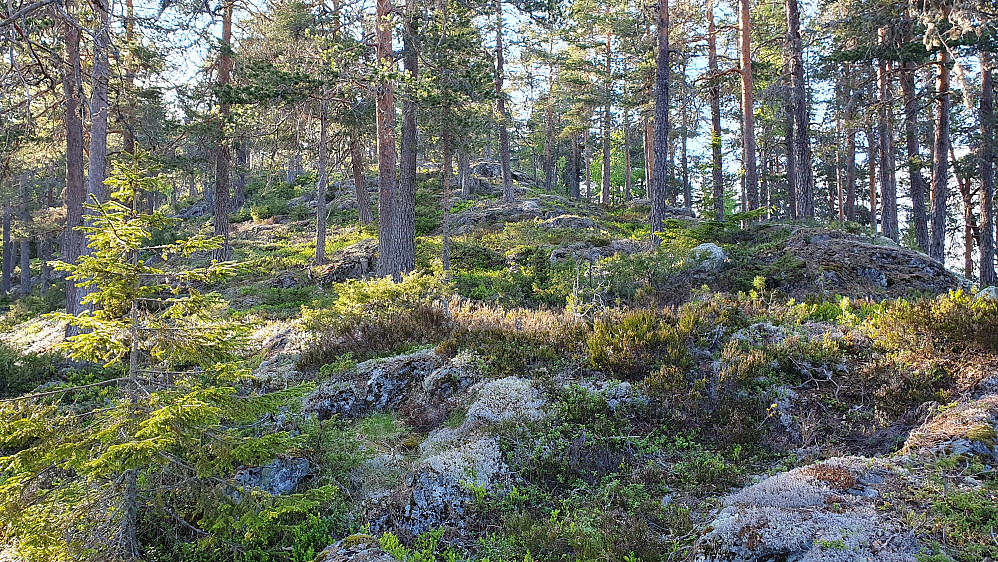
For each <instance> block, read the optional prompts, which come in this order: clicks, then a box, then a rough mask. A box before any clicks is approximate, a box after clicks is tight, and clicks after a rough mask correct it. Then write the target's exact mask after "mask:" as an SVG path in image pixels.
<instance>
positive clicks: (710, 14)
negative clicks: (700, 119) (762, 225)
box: [707, 0, 724, 221]
mask: <svg viewBox="0 0 998 562" xmlns="http://www.w3.org/2000/svg"><path fill="white" fill-rule="evenodd" d="M714 2H716V0H711V1H710V2H708V4H707V72H708V74H709V76H710V88H709V93H710V149H711V150H710V152H711V180H712V184H713V196H714V218H715V219H716V220H718V221H723V220H724V161H723V160H722V155H721V85H720V83H719V82H718V80H719V79H718V77H717V74H718V70H717V28H716V27H715V26H714Z"/></svg>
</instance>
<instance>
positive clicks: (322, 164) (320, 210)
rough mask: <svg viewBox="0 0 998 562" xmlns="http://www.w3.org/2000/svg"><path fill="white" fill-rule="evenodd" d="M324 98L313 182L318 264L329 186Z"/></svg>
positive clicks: (322, 258)
mask: <svg viewBox="0 0 998 562" xmlns="http://www.w3.org/2000/svg"><path fill="white" fill-rule="evenodd" d="M326 103H327V102H326V100H322V101H321V102H320V103H319V162H318V166H319V177H318V181H316V182H315V263H316V265H320V264H323V263H325V261H326V190H327V189H328V186H329V171H328V170H327V169H326V168H327V165H328V163H327V160H328V157H327V155H326V144H327V143H328V141H329V139H328V136H329V133H328V131H327V128H328V124H327V121H328V116H327V113H326Z"/></svg>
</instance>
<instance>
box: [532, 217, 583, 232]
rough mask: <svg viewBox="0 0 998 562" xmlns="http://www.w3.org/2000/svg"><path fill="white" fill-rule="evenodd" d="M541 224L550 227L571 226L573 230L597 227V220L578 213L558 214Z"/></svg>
mask: <svg viewBox="0 0 998 562" xmlns="http://www.w3.org/2000/svg"><path fill="white" fill-rule="evenodd" d="M541 224H542V225H544V226H546V227H548V228H571V229H572V230H585V229H589V228H596V221H594V220H593V219H591V218H589V217H580V216H578V215H558V216H557V217H553V218H550V219H547V220H545V221H543V222H541Z"/></svg>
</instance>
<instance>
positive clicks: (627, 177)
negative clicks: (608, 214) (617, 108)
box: [624, 109, 631, 203]
mask: <svg viewBox="0 0 998 562" xmlns="http://www.w3.org/2000/svg"><path fill="white" fill-rule="evenodd" d="M629 117H630V111H628V110H627V109H624V202H625V203H626V202H627V201H630V200H631V120H630V118H629Z"/></svg>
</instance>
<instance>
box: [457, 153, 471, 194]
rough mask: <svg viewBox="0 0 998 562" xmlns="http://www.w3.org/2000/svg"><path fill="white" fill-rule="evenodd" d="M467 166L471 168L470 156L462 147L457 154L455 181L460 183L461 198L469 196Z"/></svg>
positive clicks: (469, 184)
mask: <svg viewBox="0 0 998 562" xmlns="http://www.w3.org/2000/svg"><path fill="white" fill-rule="evenodd" d="M469 168H471V156H470V155H469V154H468V151H467V150H464V149H462V150H460V151H459V152H458V154H457V181H458V183H459V184H460V185H461V198H462V199H467V198H468V197H471V182H470V181H468V175H469V174H470V171H469Z"/></svg>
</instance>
